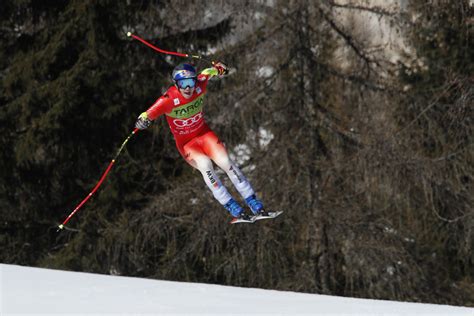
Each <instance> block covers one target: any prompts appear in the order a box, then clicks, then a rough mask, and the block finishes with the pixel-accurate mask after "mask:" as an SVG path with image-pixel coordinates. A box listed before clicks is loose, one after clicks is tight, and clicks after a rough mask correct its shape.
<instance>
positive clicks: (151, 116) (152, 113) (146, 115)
mask: <svg viewBox="0 0 474 316" xmlns="http://www.w3.org/2000/svg"><path fill="white" fill-rule="evenodd" d="M172 109H173V101H172V100H171V98H170V97H169V95H168V94H165V95H163V96H161V97H160V98H158V100H156V101H155V103H153V105H152V106H151V107H150V108H149V109H148V110H146V111H145V112H143V113H142V114H140V116H139V117H138V119H137V122H136V123H135V127H136V128H139V129H146V128H148V127H149V126H150V125H151V122H152V121H154V120H155V119H156V118H158V117H159V116H160V115H163V114H165V113H169V112H171V110H172Z"/></svg>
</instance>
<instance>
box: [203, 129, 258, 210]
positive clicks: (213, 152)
mask: <svg viewBox="0 0 474 316" xmlns="http://www.w3.org/2000/svg"><path fill="white" fill-rule="evenodd" d="M201 137H202V139H203V149H204V150H205V152H206V154H207V155H208V156H209V157H211V159H212V160H213V161H214V162H215V163H216V164H217V165H218V166H219V167H220V168H221V169H222V170H224V171H225V172H226V173H227V176H228V177H229V179H230V180H231V181H232V183H233V184H234V186H235V188H236V189H237V191H239V193H240V195H241V196H242V197H243V198H244V199H245V201H246V202H247V204H248V205H249V207H250V209H251V210H252V212H254V213H258V212H259V211H260V210H262V209H263V204H262V202H261V201H260V200H258V199H257V198H256V196H255V191H254V189H253V188H252V185H251V184H250V182H249V181H248V180H247V178H246V177H245V176H244V174H243V173H242V171H241V170H240V169H239V167H237V165H236V164H235V162H233V161H232V159H230V157H229V154H228V152H227V149H226V148H225V146H224V145H223V144H222V143H221V142H220V141H219V138H218V137H217V135H216V134H215V133H213V132H208V133H206V134H204V135H203V136H201Z"/></svg>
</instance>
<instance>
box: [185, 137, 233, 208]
mask: <svg viewBox="0 0 474 316" xmlns="http://www.w3.org/2000/svg"><path fill="white" fill-rule="evenodd" d="M178 149H180V148H179V147H178ZM180 152H181V153H182V154H183V157H184V158H185V159H186V161H187V162H188V163H189V164H190V165H191V166H193V167H194V168H196V169H198V170H199V172H201V174H202V176H203V178H204V182H205V183H206V185H207V187H208V188H209V189H210V190H211V192H212V194H213V196H214V198H215V199H216V200H217V201H218V202H219V203H220V204H221V205H223V206H224V207H225V208H226V209H227V210H228V211H229V212H230V213H231V215H232V216H234V217H237V216H239V215H240V213H241V212H242V207H241V206H240V205H239V204H238V203H237V202H236V201H235V200H234V199H233V198H232V196H231V195H230V193H229V191H227V189H226V187H225V186H223V185H222V182H221V181H220V179H219V177H218V176H217V175H216V173H215V171H214V167H213V165H212V161H211V159H210V158H209V157H208V156H207V155H206V154H205V153H204V152H203V150H202V148H201V146H200V144H199V140H198V139H196V140H193V141H191V142H189V143H187V144H186V145H184V146H183V147H182V149H180Z"/></svg>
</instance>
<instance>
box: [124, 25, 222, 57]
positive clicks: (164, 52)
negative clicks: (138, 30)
mask: <svg viewBox="0 0 474 316" xmlns="http://www.w3.org/2000/svg"><path fill="white" fill-rule="evenodd" d="M127 36H128V37H132V38H134V39H136V40H137V41H140V42H142V43H143V44H145V45H146V46H148V47H150V48H151V49H154V50H156V51H157V52H159V53H162V54H167V55H174V56H179V57H185V58H188V57H191V58H196V59H202V60H205V61H207V62H210V63H211V64H213V65H214V64H215V62H214V61H210V60H208V59H206V58H203V57H201V56H199V55H191V54H185V53H178V52H171V51H167V50H164V49H161V48H158V47H156V46H154V45H152V44H150V43H149V42H147V41H145V40H144V39H143V38H141V37H139V36H137V35H135V34H132V33H131V32H127Z"/></svg>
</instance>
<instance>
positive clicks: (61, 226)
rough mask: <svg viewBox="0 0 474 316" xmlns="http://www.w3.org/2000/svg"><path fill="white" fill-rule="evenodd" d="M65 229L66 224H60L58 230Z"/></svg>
mask: <svg viewBox="0 0 474 316" xmlns="http://www.w3.org/2000/svg"><path fill="white" fill-rule="evenodd" d="M63 229H64V225H63V224H61V225H59V226H58V230H57V231H56V232H58V233H59V232H60V231H61V230H63Z"/></svg>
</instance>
